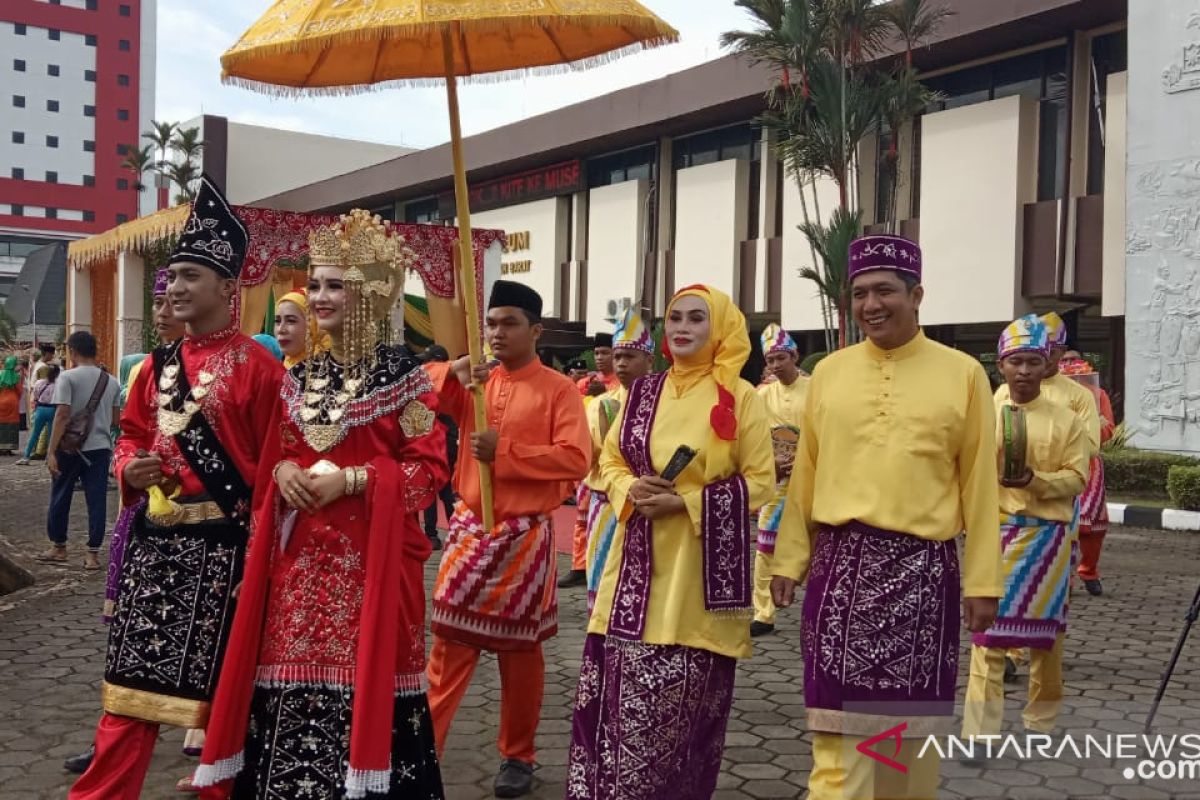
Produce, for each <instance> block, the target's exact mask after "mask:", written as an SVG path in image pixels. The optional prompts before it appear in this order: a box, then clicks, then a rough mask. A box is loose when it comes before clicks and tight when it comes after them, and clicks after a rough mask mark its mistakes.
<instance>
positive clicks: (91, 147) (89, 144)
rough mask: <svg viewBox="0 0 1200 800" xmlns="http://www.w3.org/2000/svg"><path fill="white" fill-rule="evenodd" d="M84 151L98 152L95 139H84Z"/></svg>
mask: <svg viewBox="0 0 1200 800" xmlns="http://www.w3.org/2000/svg"><path fill="white" fill-rule="evenodd" d="M83 152H85V153H94V152H96V143H95V142H94V141H92V140H91V139H84V140H83Z"/></svg>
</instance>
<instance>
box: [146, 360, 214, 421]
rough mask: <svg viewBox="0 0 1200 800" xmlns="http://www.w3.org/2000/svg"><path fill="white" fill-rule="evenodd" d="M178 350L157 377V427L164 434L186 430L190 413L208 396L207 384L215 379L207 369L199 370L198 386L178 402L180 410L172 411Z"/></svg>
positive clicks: (176, 396) (175, 399) (176, 390)
mask: <svg viewBox="0 0 1200 800" xmlns="http://www.w3.org/2000/svg"><path fill="white" fill-rule="evenodd" d="M182 368H183V365H182V364H180V363H179V351H178V350H176V352H175V356H174V363H171V364H167V365H166V366H165V367H163V371H162V377H160V378H159V379H158V388H159V390H160V391H159V394H158V429H159V430H160V431H162V433H163V434H164V435H166V436H178V435H179V434H181V433H183V432H184V431H185V430H187V427H188V425H190V424H191V422H192V415H194V414H195V413H196V412H197V411H199V410H200V401H201V400H203V399H204V398H205V397H207V396H208V392H209V384H211V383H212V382H213V381H215V380H216V379H217V376H216V375H213V374H212V373H211V372H208V371H207V370H203V369H202V370H200V372H199V374H198V375H197V379H198V383H199V385H198V386H193V387H192V388H191V390H190V391H189V392H188V393H187V396H186V397H184V398H183V401H182V403H180V404H179V406H178V407H179V408H181V409H182V410H180V411H173V410H172V409H171V406H172V405H174V404H175V403H176V401H177V400H179V370H180V369H182Z"/></svg>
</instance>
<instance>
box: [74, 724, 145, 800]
mask: <svg viewBox="0 0 1200 800" xmlns="http://www.w3.org/2000/svg"><path fill="white" fill-rule="evenodd" d="M157 741H158V723H157V722H143V721H142V720H140V719H133V718H132V717H118V716H117V715H115V714H109V713H107V712H105V714H104V716H102V717H100V724H99V725H97V726H96V740H95V742H96V755H95V757H93V758H92V765H91V766H90V767H88V770H87V772H85V773H83V775H81V776H79V780H77V781H75V785H74V786H72V787H71V791H70V792H69V793H68V794H67V798H68V800H138V798H139V797H141V796H142V783H143V782H144V781H145V780H146V770H148V769H149V768H150V758H151V756H153V755H154V743H155V742H157Z"/></svg>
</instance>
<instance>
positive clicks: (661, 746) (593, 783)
mask: <svg viewBox="0 0 1200 800" xmlns="http://www.w3.org/2000/svg"><path fill="white" fill-rule="evenodd" d="M736 663H737V662H736V661H735V660H734V659H732V658H730V657H728V656H722V655H717V654H716V653H710V652H708V651H707V650H698V649H696V648H693V647H683V646H681V645H653V644H645V643H643V642H630V641H626V640H623V639H617V638H613V637H611V636H608V637H606V636H600V635H598V634H590V635H589V636H588V637H587V642H586V643H585V644H584V649H583V663H582V664H581V665H580V669H579V687H578V689H577V690H576V695H575V715H574V719H573V722H572V725H571V752H570V766H569V767H568V770H567V792H566V797H567V800H614V799H615V798H631V799H632V798H636V800H709V798H711V797H712V795H713V792H714V791H715V790H716V786H717V776H718V775H719V773H720V771H721V753H722V752H723V750H724V748H725V726H726V723H727V722H728V721H729V708H730V706H731V704H732V702H733V680H734V671H735V666H736Z"/></svg>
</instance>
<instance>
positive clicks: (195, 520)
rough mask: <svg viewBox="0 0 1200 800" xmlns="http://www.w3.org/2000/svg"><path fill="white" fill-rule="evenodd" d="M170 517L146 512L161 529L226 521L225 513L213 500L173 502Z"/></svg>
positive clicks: (148, 518) (151, 520)
mask: <svg viewBox="0 0 1200 800" xmlns="http://www.w3.org/2000/svg"><path fill="white" fill-rule="evenodd" d="M171 506H172V508H171V513H170V514H169V515H162V514H151V513H150V512H146V519H147V520H149V521H150V522H152V523H154V524H155V525H157V526H159V527H160V528H169V527H172V526H174V525H199V524H200V523H202V522H212V521H214V520H221V519H225V512H224V511H222V510H221V507H220V506H219V505H217V504H216V503H214V502H213V501H212V500H205V501H204V502H203V503H176V502H174V501H171Z"/></svg>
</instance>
